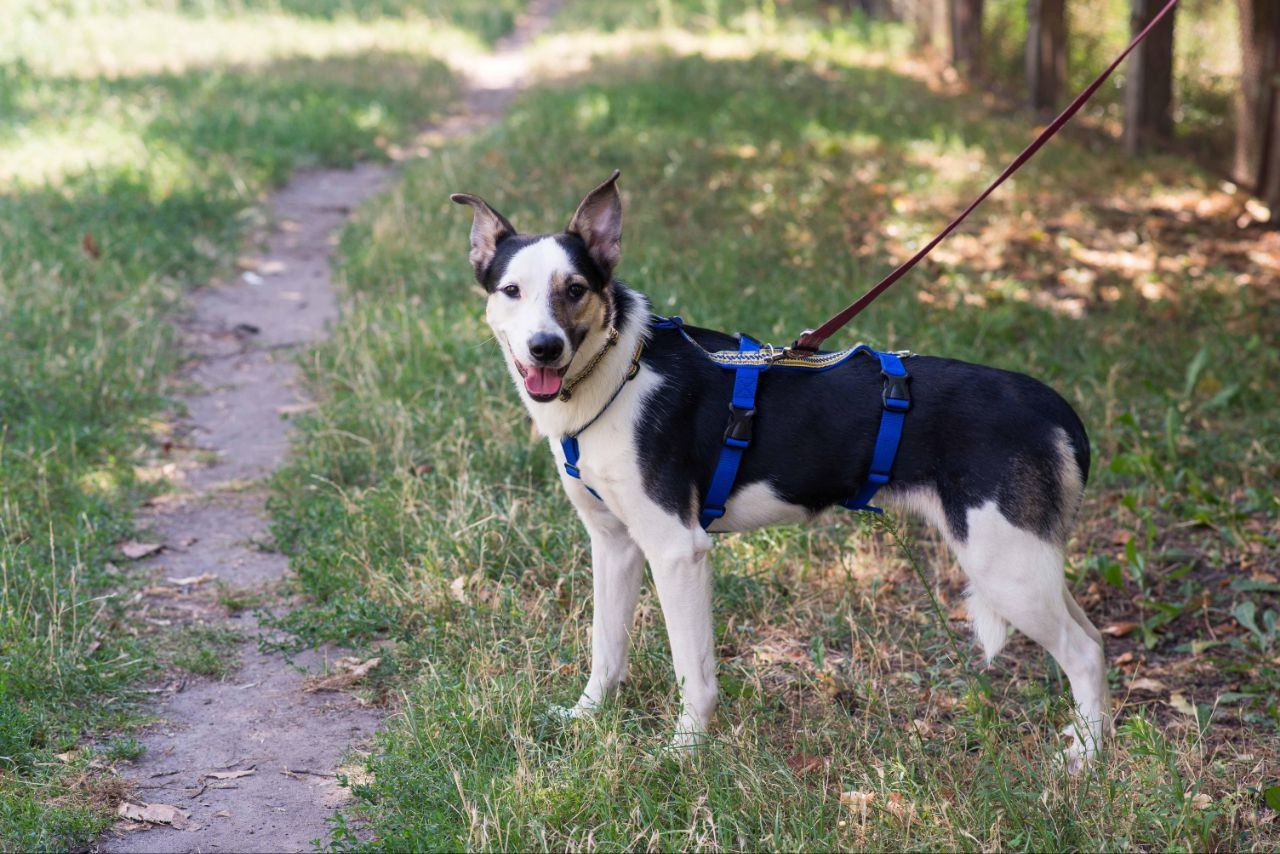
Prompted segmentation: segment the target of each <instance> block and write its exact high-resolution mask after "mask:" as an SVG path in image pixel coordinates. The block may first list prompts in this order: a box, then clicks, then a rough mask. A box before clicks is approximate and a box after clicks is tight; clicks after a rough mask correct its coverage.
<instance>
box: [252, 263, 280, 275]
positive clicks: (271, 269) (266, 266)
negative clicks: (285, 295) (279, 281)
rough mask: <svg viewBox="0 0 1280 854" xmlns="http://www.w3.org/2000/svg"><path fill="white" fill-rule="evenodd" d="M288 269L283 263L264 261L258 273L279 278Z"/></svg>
mask: <svg viewBox="0 0 1280 854" xmlns="http://www.w3.org/2000/svg"><path fill="white" fill-rule="evenodd" d="M285 269H286V266H285V263H284V262H283V261H275V260H272V261H264V262H263V263H262V266H261V267H259V268H258V272H259V273H261V274H262V275H264V276H278V275H280V274H281V273H283V272H284V271H285Z"/></svg>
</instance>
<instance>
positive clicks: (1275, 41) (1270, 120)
mask: <svg viewBox="0 0 1280 854" xmlns="http://www.w3.org/2000/svg"><path fill="white" fill-rule="evenodd" d="M1238 5H1239V8H1240V45H1241V58H1242V60H1243V63H1242V65H1243V74H1242V75H1241V77H1242V80H1241V86H1240V95H1239V97H1238V99H1237V109H1236V112H1237V122H1236V157H1235V168H1234V169H1233V170H1232V171H1233V173H1234V177H1235V180H1236V182H1237V183H1239V184H1242V185H1243V186H1246V187H1249V188H1250V189H1252V190H1253V191H1254V192H1255V193H1257V195H1258V196H1259V197H1260V198H1261V199H1262V200H1263V201H1264V202H1266V203H1267V206H1268V207H1270V208H1271V222H1272V224H1280V3H1277V2H1276V0H1238Z"/></svg>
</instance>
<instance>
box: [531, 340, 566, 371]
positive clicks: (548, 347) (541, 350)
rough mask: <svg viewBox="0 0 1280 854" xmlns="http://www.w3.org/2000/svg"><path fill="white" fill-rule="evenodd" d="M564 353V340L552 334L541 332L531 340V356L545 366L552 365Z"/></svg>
mask: <svg viewBox="0 0 1280 854" xmlns="http://www.w3.org/2000/svg"><path fill="white" fill-rule="evenodd" d="M562 353H564V339H563V338H561V337H560V336H559V335H553V334H551V333H550V332H539V333H538V334H536V335H534V336H533V337H532V338H530V339H529V355H530V356H532V357H533V358H534V359H536V360H538V361H539V362H541V363H542V364H544V365H550V364H552V363H553V362H555V361H557V360H558V359H559V358H560V355H561V354H562Z"/></svg>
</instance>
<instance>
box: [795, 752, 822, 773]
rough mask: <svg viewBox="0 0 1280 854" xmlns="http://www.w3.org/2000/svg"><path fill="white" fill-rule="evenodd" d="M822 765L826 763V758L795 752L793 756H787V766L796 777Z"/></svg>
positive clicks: (819, 768) (815, 769) (818, 768)
mask: <svg viewBox="0 0 1280 854" xmlns="http://www.w3.org/2000/svg"><path fill="white" fill-rule="evenodd" d="M824 765H826V760H824V759H823V758H822V757H821V756H808V755H806V754H804V753H797V754H795V755H794V756H788V757H787V767H788V768H790V769H791V773H793V774H795V775H796V776H797V777H799V776H803V775H805V774H808V773H811V772H813V771H818V770H821V769H822V767H823V766H824Z"/></svg>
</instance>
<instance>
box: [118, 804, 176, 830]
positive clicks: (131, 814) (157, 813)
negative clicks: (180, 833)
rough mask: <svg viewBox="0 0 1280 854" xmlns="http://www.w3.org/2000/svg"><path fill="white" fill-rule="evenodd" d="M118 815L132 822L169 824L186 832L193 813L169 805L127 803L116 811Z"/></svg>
mask: <svg viewBox="0 0 1280 854" xmlns="http://www.w3.org/2000/svg"><path fill="white" fill-rule="evenodd" d="M116 815H118V816H120V817H121V818H127V819H129V820H130V821H145V822H146V823H147V824H167V825H169V826H171V827H173V828H174V829H175V830H185V829H186V827H187V825H188V822H187V819H188V818H190V817H191V813H189V812H186V811H185V810H180V809H178V808H177V807H175V806H171V805H169V804H133V803H129V802H128V801H125V802H124V803H122V804H121V805H120V808H119V809H117V810H116Z"/></svg>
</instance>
